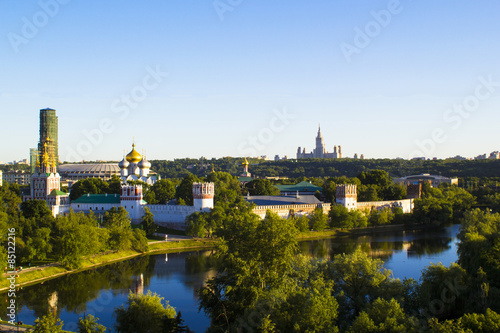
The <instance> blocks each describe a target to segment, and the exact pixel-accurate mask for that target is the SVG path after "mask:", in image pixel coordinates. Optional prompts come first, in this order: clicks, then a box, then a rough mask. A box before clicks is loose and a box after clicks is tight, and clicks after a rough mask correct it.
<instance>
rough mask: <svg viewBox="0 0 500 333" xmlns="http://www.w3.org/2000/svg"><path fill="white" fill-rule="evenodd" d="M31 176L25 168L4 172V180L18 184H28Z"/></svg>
mask: <svg viewBox="0 0 500 333" xmlns="http://www.w3.org/2000/svg"><path fill="white" fill-rule="evenodd" d="M30 177H31V174H30V173H29V172H25V171H24V170H14V171H5V172H4V173H3V174H2V179H3V181H4V182H6V183H9V184H18V185H28V184H29V183H30Z"/></svg>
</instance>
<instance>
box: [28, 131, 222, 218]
mask: <svg viewBox="0 0 500 333" xmlns="http://www.w3.org/2000/svg"><path fill="white" fill-rule="evenodd" d="M48 145H50V139H49V138H47V140H46V142H43V144H42V146H43V147H44V149H43V150H42V151H40V153H39V156H40V157H39V159H37V166H36V170H35V173H34V174H33V175H32V177H31V195H29V196H25V197H24V198H23V200H24V201H26V200H32V199H37V200H45V201H46V202H47V204H48V205H49V207H50V209H51V211H52V215H54V216H56V215H58V214H66V213H68V212H69V210H70V209H73V210H74V211H75V212H85V213H89V212H91V211H92V212H94V213H101V214H104V212H105V211H107V210H109V209H111V208H113V207H117V208H118V207H123V208H125V210H126V211H127V212H128V214H129V217H130V219H131V220H132V223H140V222H141V220H142V216H143V215H144V212H145V208H148V209H149V210H150V211H151V213H153V215H154V220H155V223H157V224H161V225H165V226H169V227H172V228H184V224H185V219H186V217H187V216H189V215H191V214H192V213H194V212H202V211H210V210H211V209H212V208H213V207H214V194H215V188H214V183H194V184H193V206H183V205H168V204H160V205H150V204H148V203H147V202H146V201H144V199H143V188H142V185H128V184H127V182H128V181H137V180H139V181H143V182H145V183H147V184H149V185H153V184H154V183H155V182H156V181H157V177H156V176H154V175H150V174H149V170H150V168H151V163H150V162H149V161H147V159H146V158H145V157H144V158H143V157H142V156H141V154H139V153H138V152H137V151H136V150H135V144H132V150H131V151H130V153H128V154H127V156H126V157H124V158H123V160H122V161H121V162H120V163H119V167H120V169H121V177H120V178H121V180H122V185H121V193H120V194H85V195H83V196H81V197H80V198H78V199H76V200H73V201H70V199H69V195H68V194H67V193H65V192H62V191H61V176H60V175H59V173H58V172H57V165H56V158H55V157H54V156H49V154H48V151H49V149H47V146H48Z"/></svg>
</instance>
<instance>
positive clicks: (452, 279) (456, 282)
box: [419, 263, 476, 320]
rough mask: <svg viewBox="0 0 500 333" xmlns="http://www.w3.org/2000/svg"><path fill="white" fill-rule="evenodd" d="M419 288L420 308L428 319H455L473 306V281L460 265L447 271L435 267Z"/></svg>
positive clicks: (425, 274)
mask: <svg viewBox="0 0 500 333" xmlns="http://www.w3.org/2000/svg"><path fill="white" fill-rule="evenodd" d="M420 280H421V281H422V282H421V284H420V288H419V299H420V305H421V308H422V309H423V313H424V315H426V316H429V315H431V316H434V317H436V318H438V319H439V320H443V319H455V318H458V317H460V316H462V315H463V314H464V313H465V312H466V310H468V309H469V310H476V309H473V308H471V306H473V304H472V303H473V302H472V300H473V298H472V295H471V289H473V286H472V283H471V280H470V277H469V276H468V275H467V273H466V271H465V270H464V269H463V268H462V267H460V266H459V265H457V264H455V263H453V264H451V265H450V267H445V266H443V265H442V264H441V263H440V264H438V265H434V264H433V265H431V266H428V267H426V268H424V270H423V271H422V277H421V278H420Z"/></svg>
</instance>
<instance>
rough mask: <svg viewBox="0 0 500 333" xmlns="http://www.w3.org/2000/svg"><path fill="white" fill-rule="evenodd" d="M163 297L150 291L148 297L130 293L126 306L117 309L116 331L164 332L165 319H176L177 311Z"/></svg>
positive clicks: (124, 332) (138, 332) (132, 332)
mask: <svg viewBox="0 0 500 333" xmlns="http://www.w3.org/2000/svg"><path fill="white" fill-rule="evenodd" d="M162 301H163V297H160V296H159V295H158V294H156V293H154V294H153V293H151V290H150V291H148V293H147V294H146V295H140V294H139V295H136V294H134V293H132V292H130V293H129V295H128V299H127V302H126V303H125V306H123V305H122V306H121V307H119V308H116V309H115V313H114V314H115V316H116V324H115V329H116V331H117V332H120V333H142V332H144V333H146V332H162V331H163V328H164V321H165V318H170V319H172V318H175V315H176V313H175V309H174V308H173V307H172V306H170V305H169V304H168V302H167V303H166V305H165V306H164V305H163V303H162Z"/></svg>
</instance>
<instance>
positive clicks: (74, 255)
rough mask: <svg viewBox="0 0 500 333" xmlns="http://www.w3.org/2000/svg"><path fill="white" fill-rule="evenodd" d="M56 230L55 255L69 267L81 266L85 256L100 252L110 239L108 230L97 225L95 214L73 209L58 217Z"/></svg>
mask: <svg viewBox="0 0 500 333" xmlns="http://www.w3.org/2000/svg"><path fill="white" fill-rule="evenodd" d="M54 232H55V234H56V237H55V241H54V251H53V252H54V255H55V257H56V258H57V260H59V261H60V262H61V264H63V265H65V266H67V267H69V268H78V267H80V266H81V263H82V257H83V256H87V255H92V254H95V253H98V252H100V251H101V250H103V249H104V247H105V246H106V242H107V240H108V231H107V230H106V229H100V228H99V227H98V226H97V221H96V220H95V217H94V215H93V214H90V215H86V214H84V213H83V212H78V213H75V212H74V211H73V210H70V212H69V214H68V215H66V216H64V215H59V216H58V217H57V219H56V223H55V231H54Z"/></svg>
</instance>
